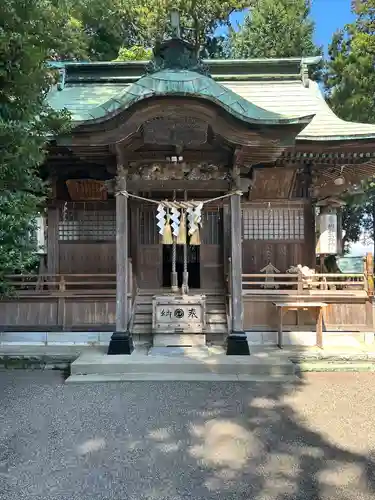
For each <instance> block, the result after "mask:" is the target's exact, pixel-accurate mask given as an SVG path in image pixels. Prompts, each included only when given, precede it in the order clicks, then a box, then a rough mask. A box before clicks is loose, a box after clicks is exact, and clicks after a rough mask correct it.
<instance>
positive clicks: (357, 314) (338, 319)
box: [244, 296, 372, 330]
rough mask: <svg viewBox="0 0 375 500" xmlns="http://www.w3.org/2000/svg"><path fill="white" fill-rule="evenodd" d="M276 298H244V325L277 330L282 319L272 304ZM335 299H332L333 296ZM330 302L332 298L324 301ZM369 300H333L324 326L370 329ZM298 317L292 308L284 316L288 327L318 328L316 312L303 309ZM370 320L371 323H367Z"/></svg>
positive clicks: (249, 327)
mask: <svg viewBox="0 0 375 500" xmlns="http://www.w3.org/2000/svg"><path fill="white" fill-rule="evenodd" d="M275 300H276V298H275V297H273V298H269V299H263V300H262V299H261V298H260V297H259V296H258V297H253V296H252V297H250V296H245V297H244V328H245V330H254V329H259V330H262V329H265V330H277V324H278V318H277V313H276V308H275V306H274V305H273V304H272V302H273V301H275ZM331 300H332V299H331ZM322 301H323V302H324V301H325V302H328V303H329V302H330V300H328V301H327V300H324V299H323V300H322ZM368 304H369V302H368V301H367V302H362V303H354V304H353V303H351V300H350V298H348V299H347V301H345V302H344V301H342V302H341V303H337V302H336V303H329V306H328V307H327V309H326V311H325V312H324V326H325V328H326V329H327V330H338V329H343V330H345V329H349V330H350V329H355V328H358V329H359V330H368V329H369V328H370V326H371V324H372V315H371V314H369V312H368V309H369V308H368ZM298 316H299V318H298V320H297V313H296V311H289V312H288V313H287V314H285V316H284V320H283V323H284V326H285V327H286V328H292V327H295V328H297V329H298V328H300V329H301V328H304V327H307V328H309V329H310V328H311V329H314V328H315V325H316V319H315V315H314V312H313V311H311V310H310V311H299V313H298ZM366 323H367V325H366Z"/></svg>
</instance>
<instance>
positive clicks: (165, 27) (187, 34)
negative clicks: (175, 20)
mask: <svg viewBox="0 0 375 500" xmlns="http://www.w3.org/2000/svg"><path fill="white" fill-rule="evenodd" d="M249 3H251V2H249V1H245V0H163V1H161V0H148V2H147V8H145V10H144V11H143V14H144V15H143V18H142V19H141V22H140V23H139V28H141V30H142V31H144V36H145V39H146V40H148V43H150V42H152V43H154V42H155V41H156V40H158V39H161V38H162V37H163V36H164V35H165V34H171V26H170V13H171V11H172V10H173V9H178V11H179V13H180V20H181V31H182V34H183V37H184V39H186V40H188V41H190V42H191V43H192V44H193V45H194V46H195V47H196V49H197V51H198V50H199V49H200V48H202V47H205V46H206V45H207V42H210V40H212V39H213V38H214V32H215V30H216V28H218V27H219V26H222V25H226V26H229V16H230V14H232V12H235V11H240V10H242V9H243V8H245V7H248V5H249ZM145 5H146V4H145ZM138 12H139V11H138Z"/></svg>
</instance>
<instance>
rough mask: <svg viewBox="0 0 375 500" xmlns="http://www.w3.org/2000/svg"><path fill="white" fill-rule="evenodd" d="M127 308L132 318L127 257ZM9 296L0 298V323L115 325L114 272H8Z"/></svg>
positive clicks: (131, 278) (64, 326)
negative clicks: (25, 273)
mask: <svg viewBox="0 0 375 500" xmlns="http://www.w3.org/2000/svg"><path fill="white" fill-rule="evenodd" d="M128 276H129V286H128V294H127V299H128V311H129V322H131V321H132V317H133V312H134V302H135V297H136V294H137V284H136V279H135V276H134V274H133V270H132V263H131V260H129V273H128ZM6 282H7V284H8V285H9V286H10V287H11V288H10V293H9V295H8V294H7V296H6V297H2V298H3V301H0V306H1V305H2V309H1V308H0V325H5V326H6V327H9V325H10V327H17V328H20V327H22V328H25V327H26V326H27V325H28V326H29V327H33V328H34V327H37V326H40V327H42V328H47V330H48V329H51V328H52V329H56V328H57V329H62V330H70V329H72V328H81V329H82V328H83V329H84V328H86V327H87V326H89V327H90V328H92V327H98V328H102V329H104V330H106V329H108V328H109V329H110V330H112V329H113V328H114V324H115V320H116V275H115V274H56V275H53V274H45V275H43V276H37V275H19V274H17V275H10V276H7V277H6ZM9 315H11V316H12V317H9Z"/></svg>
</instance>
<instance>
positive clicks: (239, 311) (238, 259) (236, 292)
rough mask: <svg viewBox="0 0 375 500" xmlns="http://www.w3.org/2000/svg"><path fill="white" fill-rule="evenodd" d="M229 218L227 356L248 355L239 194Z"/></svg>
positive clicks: (236, 180) (235, 172) (233, 203)
mask: <svg viewBox="0 0 375 500" xmlns="http://www.w3.org/2000/svg"><path fill="white" fill-rule="evenodd" d="M233 170H234V175H233V177H234V179H235V186H234V187H237V186H239V182H238V181H239V172H238V169H237V168H236V167H234V169H233ZM230 218H231V229H230V233H231V250H230V254H231V290H230V292H231V305H232V308H231V309H232V317H231V331H230V332H229V335H228V342H227V354H228V355H243V356H248V355H249V354H250V351H249V345H248V342H247V337H246V334H245V332H244V329H243V300H242V214H241V194H240V193H238V194H233V195H232V196H231V197H230Z"/></svg>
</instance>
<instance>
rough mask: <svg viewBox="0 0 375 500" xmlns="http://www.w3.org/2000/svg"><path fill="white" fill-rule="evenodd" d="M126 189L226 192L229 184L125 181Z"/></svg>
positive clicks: (222, 182)
mask: <svg viewBox="0 0 375 500" xmlns="http://www.w3.org/2000/svg"><path fill="white" fill-rule="evenodd" d="M127 188H128V190H129V191H130V192H132V193H133V192H138V191H164V190H166V191H169V190H172V191H173V190H176V191H183V190H185V189H187V190H193V191H227V190H228V188H229V182H228V181H225V180H212V181H170V180H168V181H156V180H155V181H144V180H137V181H127Z"/></svg>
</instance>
